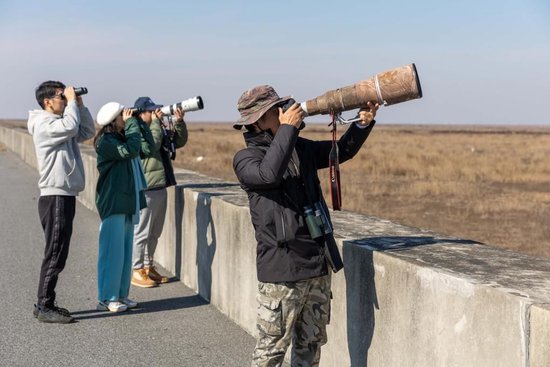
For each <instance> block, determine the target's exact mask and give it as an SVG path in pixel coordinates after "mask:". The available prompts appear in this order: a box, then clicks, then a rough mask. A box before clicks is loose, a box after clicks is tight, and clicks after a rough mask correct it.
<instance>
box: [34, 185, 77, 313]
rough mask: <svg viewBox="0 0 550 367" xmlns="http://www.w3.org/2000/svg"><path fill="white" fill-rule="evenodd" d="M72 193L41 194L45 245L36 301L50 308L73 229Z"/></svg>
mask: <svg viewBox="0 0 550 367" xmlns="http://www.w3.org/2000/svg"><path fill="white" fill-rule="evenodd" d="M74 213H75V197H74V196H58V195H52V196H41V197H40V199H38V214H39V216H40V222H41V223H42V228H43V229H44V236H45V238H46V248H45V249H44V260H43V261H42V268H41V269H40V281H39V283H38V303H37V304H38V305H39V306H41V307H47V308H51V307H53V305H54V302H55V286H56V284H57V278H58V276H59V273H61V271H62V270H63V268H65V262H66V260H67V256H68V255H69V242H70V241H71V235H72V233H73V219H74Z"/></svg>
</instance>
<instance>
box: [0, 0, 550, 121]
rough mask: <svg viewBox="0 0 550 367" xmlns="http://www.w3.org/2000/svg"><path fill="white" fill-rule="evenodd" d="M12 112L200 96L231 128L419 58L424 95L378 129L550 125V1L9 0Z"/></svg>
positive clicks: (4, 35) (2, 2)
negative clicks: (69, 96) (260, 88)
mask: <svg viewBox="0 0 550 367" xmlns="http://www.w3.org/2000/svg"><path fill="white" fill-rule="evenodd" d="M0 46H1V49H2V56H1V57H0V80H1V81H2V86H3V88H2V92H1V97H2V98H0V118H2V117H4V118H26V117H27V111H28V110H30V109H34V108H37V104H36V101H35V99H34V89H35V88H36V86H37V85H38V84H39V83H40V82H42V81H44V80H48V79H53V80H60V81H63V82H65V83H66V84H69V85H75V86H86V87H88V88H89V91H90V93H89V95H87V96H86V97H85V102H86V104H87V105H88V106H89V107H90V109H91V110H92V114H93V115H94V116H95V114H96V113H97V110H98V109H99V107H100V106H101V105H102V104H103V103H106V102H108V101H118V102H121V103H123V104H133V101H134V100H135V99H136V98H137V97H139V96H142V95H148V96H150V97H151V98H152V99H153V100H155V101H156V102H159V103H163V104H169V103H173V102H176V101H177V100H181V99H183V98H187V97H192V96H195V95H201V96H202V97H203V98H204V101H205V109H204V110H203V111H197V112H193V113H189V114H188V115H187V119H188V120H190V121H233V120H236V119H237V118H238V113H237V110H236V103H237V99H238V98H239V96H240V95H241V93H242V92H243V91H244V90H246V89H248V88H250V87H253V86H255V85H259V84H271V85H273V86H274V87H275V89H276V90H277V91H278V92H279V94H280V95H288V94H292V95H294V97H295V98H296V99H297V100H299V101H303V100H306V99H309V98H312V97H315V96H317V95H319V94H322V93H323V92H325V91H326V90H328V89H334V88H337V87H342V86H345V85H348V84H352V83H354V82H357V81H359V80H362V79H366V78H368V77H370V76H372V75H374V74H376V73H378V72H382V71H385V70H388V69H391V68H393V67H397V66H401V65H405V64H409V63H411V62H414V63H416V66H417V68H418V72H419V75H420V80H421V83H422V88H423V92H424V98H422V99H420V100H415V101H410V102H406V103H402V104H400V105H395V106H390V107H387V108H382V109H381V111H380V113H379V116H378V121H379V122H386V123H429V124H439V123H441V124H448V123H455V124H462V123H464V124H545V125H550V118H549V117H548V116H549V114H548V112H547V110H548V109H549V107H547V106H550V102H549V101H548V100H549V99H550V1H548V0H477V1H473V0H464V1H453V2H450V1H441V0H439V1H436V0H418V1H405V0H383V1H382V0H379V1H371V0H358V1H343V0H342V1H324V0H316V1H298V0H296V1H286V0H285V1H229V0H228V1H208V0H195V1H160V0H159V1H137V0H134V1H109V2H107V1H77V0H73V1H68V0H56V1H19V0H18V1H16V0H0Z"/></svg>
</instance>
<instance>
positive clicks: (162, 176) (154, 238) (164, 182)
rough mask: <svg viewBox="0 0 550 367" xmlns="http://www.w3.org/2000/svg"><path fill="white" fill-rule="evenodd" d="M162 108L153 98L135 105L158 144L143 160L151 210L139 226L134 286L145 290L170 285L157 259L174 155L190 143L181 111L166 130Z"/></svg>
mask: <svg viewBox="0 0 550 367" xmlns="http://www.w3.org/2000/svg"><path fill="white" fill-rule="evenodd" d="M160 107H162V106H160V105H157V104H155V103H154V102H153V101H152V100H151V98H149V97H140V98H138V99H137V100H136V102H135V104H134V108H139V109H141V110H142V111H143V112H141V113H140V118H141V119H142V120H143V121H144V122H145V123H147V125H149V128H150V129H151V133H152V136H153V141H154V143H155V144H154V149H153V152H152V155H151V156H150V157H147V158H143V159H142V160H141V163H142V164H143V170H144V173H145V179H146V180H147V189H146V190H145V191H144V194H145V199H146V201H147V207H146V208H144V209H143V210H142V211H141V213H140V217H139V223H138V224H137V225H136V226H135V227H134V254H133V260H132V262H133V264H132V268H133V271H132V285H133V286H136V287H141V288H151V287H155V286H157V285H158V284H160V283H167V282H168V277H166V276H163V275H161V274H159V272H158V271H157V269H156V267H155V264H154V262H153V257H154V254H155V250H156V247H157V243H158V239H159V237H160V235H161V234H162V228H163V226H164V218H165V216H166V206H167V191H166V188H167V187H168V186H172V185H175V184H176V178H175V177H174V169H173V168H172V161H171V158H172V154H175V149H177V148H181V147H183V146H184V145H185V143H187V126H186V125H185V122H184V121H183V117H184V114H185V113H184V112H183V110H182V109H181V107H179V108H177V109H176V110H175V113H174V119H175V124H174V126H173V130H172V129H170V128H167V127H165V126H164V124H163V122H162V118H163V115H162V112H161V111H160V110H159V108H160Z"/></svg>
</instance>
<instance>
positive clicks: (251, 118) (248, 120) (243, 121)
mask: <svg viewBox="0 0 550 367" xmlns="http://www.w3.org/2000/svg"><path fill="white" fill-rule="evenodd" d="M291 98H292V96H286V97H281V98H279V99H278V100H276V101H273V102H271V103H269V104H267V105H265V106H264V107H263V108H262V109H260V110H258V111H256V112H254V113H253V114H251V115H248V116H246V117H241V118H240V119H239V120H238V121H237V122H235V124H234V125H233V127H234V128H235V129H240V127H241V126H245V125H250V124H253V123H255V122H256V121H258V120H259V119H260V117H262V116H263V115H264V114H265V113H266V112H267V111H268V110H269V109H270V108H271V107H273V106H275V105H276V104H279V103H282V102H286V101H288V100H289V99H291Z"/></svg>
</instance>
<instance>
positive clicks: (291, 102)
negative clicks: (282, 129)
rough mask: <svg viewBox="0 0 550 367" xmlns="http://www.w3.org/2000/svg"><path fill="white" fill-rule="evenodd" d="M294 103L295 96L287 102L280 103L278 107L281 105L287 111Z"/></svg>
mask: <svg viewBox="0 0 550 367" xmlns="http://www.w3.org/2000/svg"><path fill="white" fill-rule="evenodd" d="M294 103H296V101H295V100H294V98H291V99H289V100H288V101H286V102H282V103H280V104H279V106H278V107H281V108H282V109H283V112H286V111H287V110H288V109H289V108H290V107H292V105H293V104H294Z"/></svg>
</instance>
